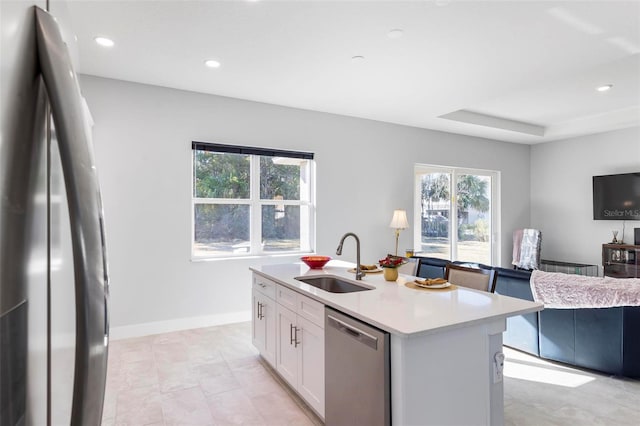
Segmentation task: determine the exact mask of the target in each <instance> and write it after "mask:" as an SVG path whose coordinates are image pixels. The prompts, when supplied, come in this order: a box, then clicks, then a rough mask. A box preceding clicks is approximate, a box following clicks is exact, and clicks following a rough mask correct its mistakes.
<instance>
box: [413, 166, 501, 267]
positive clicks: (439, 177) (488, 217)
mask: <svg viewBox="0 0 640 426" xmlns="http://www.w3.org/2000/svg"><path fill="white" fill-rule="evenodd" d="M415 171H416V173H415V176H416V177H415V200H416V202H415V210H414V218H415V226H414V229H415V233H414V246H415V248H416V249H417V250H418V251H420V252H422V254H424V255H426V256H431V257H439V258H442V259H450V260H464V261H469V262H478V263H484V264H489V265H491V264H493V263H494V262H497V261H498V250H499V249H498V245H497V243H496V242H497V241H499V238H497V232H498V229H499V226H498V225H499V224H498V214H497V212H498V211H499V206H498V195H497V194H498V185H499V182H498V180H499V173H498V172H495V171H487V170H474V169H462V168H453V167H442V166H428V165H416V167H415Z"/></svg>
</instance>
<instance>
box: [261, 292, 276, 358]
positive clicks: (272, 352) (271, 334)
mask: <svg viewBox="0 0 640 426" xmlns="http://www.w3.org/2000/svg"><path fill="white" fill-rule="evenodd" d="M262 318H263V319H262V321H263V322H264V327H265V330H264V352H261V354H262V357H263V358H264V359H266V360H267V362H268V363H269V364H271V366H272V367H275V365H276V334H277V333H276V331H277V326H276V302H275V300H272V299H269V298H268V297H264V298H263V301H262Z"/></svg>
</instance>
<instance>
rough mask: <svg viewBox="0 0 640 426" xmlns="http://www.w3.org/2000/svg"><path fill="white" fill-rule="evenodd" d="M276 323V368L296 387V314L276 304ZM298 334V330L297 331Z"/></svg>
mask: <svg viewBox="0 0 640 426" xmlns="http://www.w3.org/2000/svg"><path fill="white" fill-rule="evenodd" d="M276 323H277V330H278V336H277V346H278V348H277V350H276V370H278V373H280V375H281V376H282V377H283V378H284V379H285V380H286V381H287V382H289V384H290V385H291V386H292V387H294V388H296V386H297V381H298V380H297V375H298V354H297V352H298V351H297V348H296V343H295V334H296V326H297V323H296V314H295V313H294V312H293V311H291V310H289V309H287V308H285V307H284V306H282V305H280V304H276ZM299 335H300V332H298V336H299ZM298 341H299V338H298Z"/></svg>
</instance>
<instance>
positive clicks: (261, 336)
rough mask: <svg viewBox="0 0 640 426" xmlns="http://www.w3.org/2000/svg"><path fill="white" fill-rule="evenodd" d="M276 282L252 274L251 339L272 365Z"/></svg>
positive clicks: (274, 349)
mask: <svg viewBox="0 0 640 426" xmlns="http://www.w3.org/2000/svg"><path fill="white" fill-rule="evenodd" d="M275 289H276V284H275V283H274V282H273V281H269V280H266V279H264V278H261V277H257V276H254V279H253V288H252V291H251V299H252V309H251V310H252V321H251V340H252V342H253V345H254V346H255V347H256V348H257V349H258V351H259V352H260V355H262V357H263V358H264V359H265V360H266V361H267V362H268V363H269V364H271V365H272V366H273V367H275V365H276V336H277V330H276V302H275Z"/></svg>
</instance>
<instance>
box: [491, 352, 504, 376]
mask: <svg viewBox="0 0 640 426" xmlns="http://www.w3.org/2000/svg"><path fill="white" fill-rule="evenodd" d="M503 371H504V354H503V353H502V352H496V354H495V355H494V356H493V383H500V382H501V381H502V379H503V378H504V374H503Z"/></svg>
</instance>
